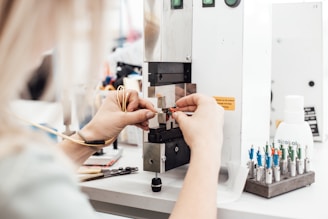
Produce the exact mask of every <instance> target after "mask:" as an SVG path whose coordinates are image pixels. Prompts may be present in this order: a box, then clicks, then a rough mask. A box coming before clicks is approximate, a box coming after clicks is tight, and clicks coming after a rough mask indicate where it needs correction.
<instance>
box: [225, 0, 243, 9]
mask: <svg viewBox="0 0 328 219" xmlns="http://www.w3.org/2000/svg"><path fill="white" fill-rule="evenodd" d="M224 1H225V3H226V5H228V6H229V7H232V8H235V7H237V6H238V5H239V3H240V0H224Z"/></svg>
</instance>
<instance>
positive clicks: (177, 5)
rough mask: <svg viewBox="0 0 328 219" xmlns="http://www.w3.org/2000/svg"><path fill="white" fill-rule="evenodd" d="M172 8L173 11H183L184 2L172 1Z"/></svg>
mask: <svg viewBox="0 0 328 219" xmlns="http://www.w3.org/2000/svg"><path fill="white" fill-rule="evenodd" d="M171 8H172V9H182V8H183V0H171Z"/></svg>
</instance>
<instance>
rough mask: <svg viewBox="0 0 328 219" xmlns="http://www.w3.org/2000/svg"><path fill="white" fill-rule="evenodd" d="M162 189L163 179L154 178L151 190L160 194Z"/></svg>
mask: <svg viewBox="0 0 328 219" xmlns="http://www.w3.org/2000/svg"><path fill="white" fill-rule="evenodd" d="M161 189H162V180H161V178H157V177H156V178H153V179H152V180H151V190H153V192H160V191H161Z"/></svg>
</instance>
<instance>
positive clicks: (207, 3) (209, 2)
mask: <svg viewBox="0 0 328 219" xmlns="http://www.w3.org/2000/svg"><path fill="white" fill-rule="evenodd" d="M202 3H203V7H214V6H215V0H203V2H202Z"/></svg>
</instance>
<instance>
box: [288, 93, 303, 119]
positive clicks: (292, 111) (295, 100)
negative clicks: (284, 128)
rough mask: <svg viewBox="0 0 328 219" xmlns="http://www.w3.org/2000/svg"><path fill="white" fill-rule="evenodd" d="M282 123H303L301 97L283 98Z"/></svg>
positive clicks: (289, 96) (290, 96)
mask: <svg viewBox="0 0 328 219" xmlns="http://www.w3.org/2000/svg"><path fill="white" fill-rule="evenodd" d="M284 122H286V123H302V122H304V97H303V96H298V95H288V96H286V97H285V111H284Z"/></svg>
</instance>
